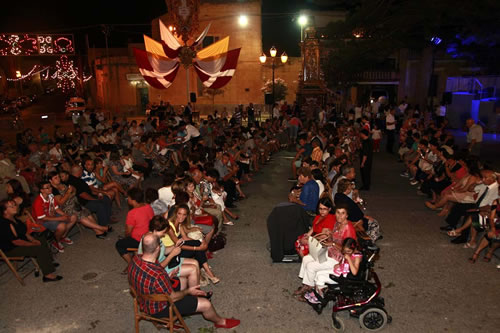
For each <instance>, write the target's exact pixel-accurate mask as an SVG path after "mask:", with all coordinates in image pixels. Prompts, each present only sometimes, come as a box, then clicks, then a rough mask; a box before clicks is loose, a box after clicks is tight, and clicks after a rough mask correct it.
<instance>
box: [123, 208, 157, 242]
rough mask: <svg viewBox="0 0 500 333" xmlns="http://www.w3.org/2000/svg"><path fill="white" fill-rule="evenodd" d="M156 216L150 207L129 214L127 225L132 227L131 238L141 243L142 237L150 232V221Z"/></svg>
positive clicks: (133, 210)
mask: <svg viewBox="0 0 500 333" xmlns="http://www.w3.org/2000/svg"><path fill="white" fill-rule="evenodd" d="M153 216H155V214H154V212H153V208H151V206H150V205H145V206H142V207H138V208H134V209H132V210H131V211H129V212H128V214H127V221H126V222H125V224H126V225H130V226H132V232H131V233H130V236H131V237H132V238H133V239H135V240H136V241H138V242H140V241H141V238H142V236H143V235H144V234H145V233H146V232H148V230H149V221H151V219H152V218H153Z"/></svg>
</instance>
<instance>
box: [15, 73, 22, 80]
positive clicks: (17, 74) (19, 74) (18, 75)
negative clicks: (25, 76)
mask: <svg viewBox="0 0 500 333" xmlns="http://www.w3.org/2000/svg"><path fill="white" fill-rule="evenodd" d="M21 76H22V75H21V71H16V77H17V78H18V79H19V78H20V77H21Z"/></svg>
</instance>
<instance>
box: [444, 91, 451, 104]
mask: <svg viewBox="0 0 500 333" xmlns="http://www.w3.org/2000/svg"><path fill="white" fill-rule="evenodd" d="M452 102H453V93H452V92H451V91H445V92H444V93H443V103H444V105H450V104H451V103H452Z"/></svg>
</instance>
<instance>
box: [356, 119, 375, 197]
mask: <svg viewBox="0 0 500 333" xmlns="http://www.w3.org/2000/svg"><path fill="white" fill-rule="evenodd" d="M360 137H361V149H360V151H359V155H360V156H359V160H360V162H361V165H360V171H361V180H362V181H363V186H362V187H361V188H360V190H366V191H368V190H370V184H371V173H372V158H373V141H372V139H371V138H370V132H368V131H367V130H366V129H364V130H362V131H361V132H360Z"/></svg>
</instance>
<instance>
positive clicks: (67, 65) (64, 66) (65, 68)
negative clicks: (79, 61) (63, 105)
mask: <svg viewBox="0 0 500 333" xmlns="http://www.w3.org/2000/svg"><path fill="white" fill-rule="evenodd" d="M77 76H78V72H77V70H76V68H75V66H73V60H68V57H67V56H65V55H63V56H61V59H59V60H57V61H56V71H55V72H54V74H52V76H51V78H52V79H56V80H57V87H58V88H60V89H61V90H62V91H63V92H67V91H68V90H70V89H75V87H76V84H75V79H76V78H77Z"/></svg>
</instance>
